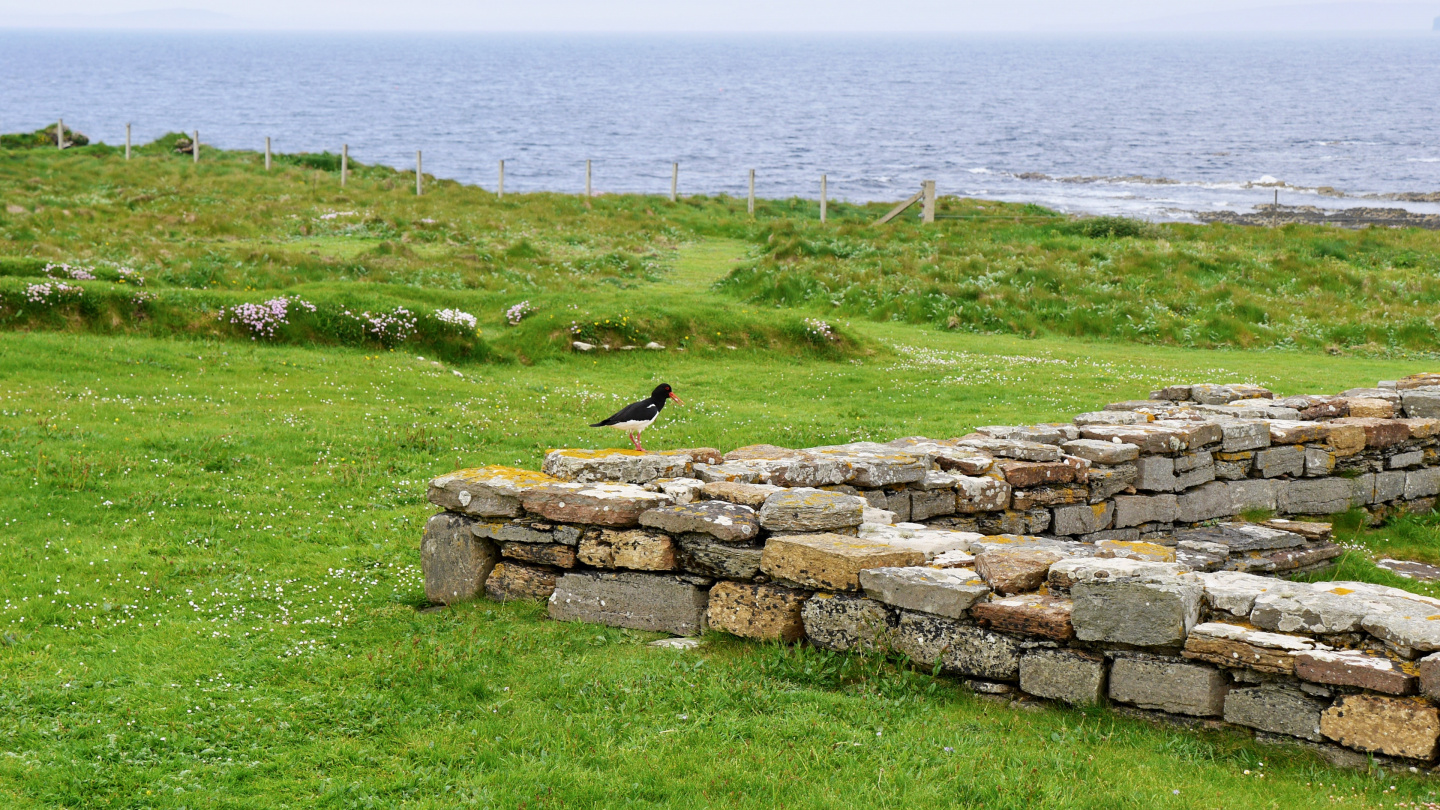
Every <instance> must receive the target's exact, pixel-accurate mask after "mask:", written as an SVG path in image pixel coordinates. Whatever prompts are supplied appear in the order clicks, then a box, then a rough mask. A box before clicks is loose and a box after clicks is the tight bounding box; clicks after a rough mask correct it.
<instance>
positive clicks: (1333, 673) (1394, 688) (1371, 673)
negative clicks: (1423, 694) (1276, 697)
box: [1295, 650, 1417, 695]
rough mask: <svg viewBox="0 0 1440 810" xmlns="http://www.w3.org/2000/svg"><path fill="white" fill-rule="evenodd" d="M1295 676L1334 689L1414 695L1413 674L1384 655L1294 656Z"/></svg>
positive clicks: (1322, 652) (1343, 652)
mask: <svg viewBox="0 0 1440 810" xmlns="http://www.w3.org/2000/svg"><path fill="white" fill-rule="evenodd" d="M1295 674H1296V675H1297V676H1299V678H1300V679H1301V680H1306V681H1310V682H1312V683H1323V684H1329V685H1332V686H1358V687H1360V688H1361V689H1369V690H1370V691H1372V692H1384V693H1385V694H1387V695H1410V694H1414V693H1415V687H1416V685H1417V684H1416V681H1417V679H1416V678H1415V676H1414V675H1410V674H1408V673H1406V672H1405V671H1404V670H1403V669H1402V668H1401V667H1400V666H1398V665H1397V664H1396V663H1395V662H1394V661H1391V660H1390V659H1389V658H1386V657H1385V656H1383V655H1371V654H1369V653H1364V652H1360V651H1359V650H1312V651H1310V652H1303V653H1300V654H1298V655H1296V656H1295Z"/></svg>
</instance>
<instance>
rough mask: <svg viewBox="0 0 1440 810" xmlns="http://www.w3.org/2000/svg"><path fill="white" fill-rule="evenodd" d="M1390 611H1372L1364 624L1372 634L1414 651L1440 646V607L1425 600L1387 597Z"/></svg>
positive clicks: (1362, 624) (1363, 620)
mask: <svg viewBox="0 0 1440 810" xmlns="http://www.w3.org/2000/svg"><path fill="white" fill-rule="evenodd" d="M1385 601H1386V602H1387V603H1389V606H1391V608H1392V610H1391V611H1390V612H1384V613H1381V612H1375V611H1371V612H1368V613H1367V614H1366V615H1365V617H1364V618H1362V619H1361V620H1360V626H1361V627H1363V628H1365V632H1367V633H1369V634H1370V635H1372V636H1374V637H1376V638H1378V639H1381V640H1383V641H1387V642H1389V643H1390V644H1391V646H1393V647H1396V648H1398V649H1402V650H1405V651H1407V652H1411V653H1429V652H1435V651H1437V650H1440V608H1437V607H1435V606H1434V605H1431V604H1426V603H1424V602H1418V601H1416V602H1410V601H1408V600H1403V601H1402V600H1398V599H1396V600H1385Z"/></svg>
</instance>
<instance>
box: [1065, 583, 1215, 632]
mask: <svg viewBox="0 0 1440 810" xmlns="http://www.w3.org/2000/svg"><path fill="white" fill-rule="evenodd" d="M1204 592H1205V589H1204V586H1203V585H1202V584H1201V583H1200V580H1198V579H1196V578H1195V576H1194V575H1193V574H1190V575H1179V574H1160V575H1154V576H1147V577H1142V578H1137V579H1131V580H1121V581H1117V582H1105V581H1095V582H1077V583H1075V584H1074V585H1072V586H1071V587H1070V596H1071V598H1072V599H1073V600H1074V602H1075V609H1074V612H1073V613H1072V614H1071V621H1072V622H1073V623H1074V625H1075V636H1076V638H1078V639H1080V640H1081V641H1108V642H1112V643H1116V644H1133V645H1135V646H1139V647H1176V646H1179V645H1181V644H1183V643H1184V642H1185V635H1186V634H1187V633H1189V632H1190V628H1191V627H1193V626H1194V625H1195V622H1196V621H1198V620H1199V618H1200V598H1201V596H1202V595H1203V594H1204Z"/></svg>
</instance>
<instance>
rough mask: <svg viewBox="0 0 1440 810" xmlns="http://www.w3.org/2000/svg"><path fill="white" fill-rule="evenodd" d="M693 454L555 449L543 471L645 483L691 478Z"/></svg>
mask: <svg viewBox="0 0 1440 810" xmlns="http://www.w3.org/2000/svg"><path fill="white" fill-rule="evenodd" d="M691 461H692V460H691V457H690V456H688V455H671V454H668V453H667V454H663V455H662V454H659V453H645V452H641V451H639V450H618V449H605V450H574V449H567V450H551V451H550V452H548V453H546V454H545V462H544V464H542V465H541V467H540V470H541V471H542V472H544V473H545V474H546V475H549V476H552V477H554V478H558V479H560V480H562V481H575V482H578V483H582V484H584V483H590V482H594V481H614V482H619V483H625V484H645V483H649V482H650V481H654V480H655V479H657V478H688V477H689V476H690V473H691V471H692V470H691Z"/></svg>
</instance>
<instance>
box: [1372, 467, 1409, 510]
mask: <svg viewBox="0 0 1440 810" xmlns="http://www.w3.org/2000/svg"><path fill="white" fill-rule="evenodd" d="M1403 497H1405V471H1404V470H1390V471H1389V472H1381V473H1375V500H1374V503H1389V502H1390V501H1394V500H1398V499H1400V498H1403Z"/></svg>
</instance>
